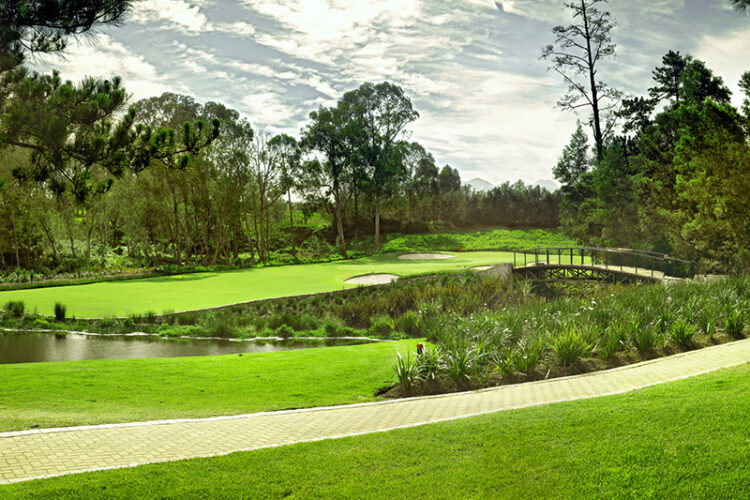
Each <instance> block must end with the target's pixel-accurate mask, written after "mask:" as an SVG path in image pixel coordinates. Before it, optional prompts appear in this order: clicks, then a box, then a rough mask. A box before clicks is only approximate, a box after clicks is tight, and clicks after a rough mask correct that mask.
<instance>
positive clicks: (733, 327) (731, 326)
mask: <svg viewBox="0 0 750 500" xmlns="http://www.w3.org/2000/svg"><path fill="white" fill-rule="evenodd" d="M724 328H725V329H726V331H727V333H728V334H729V335H731V336H732V337H734V338H742V332H743V330H744V329H745V317H744V316H743V315H742V313H741V312H739V311H738V310H736V309H727V311H726V312H725V313H724Z"/></svg>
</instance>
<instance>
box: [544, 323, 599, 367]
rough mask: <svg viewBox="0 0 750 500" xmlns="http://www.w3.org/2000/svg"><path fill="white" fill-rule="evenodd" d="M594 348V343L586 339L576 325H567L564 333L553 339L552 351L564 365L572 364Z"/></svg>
mask: <svg viewBox="0 0 750 500" xmlns="http://www.w3.org/2000/svg"><path fill="white" fill-rule="evenodd" d="M591 350H592V345H591V344H589V343H588V342H587V341H586V338H585V337H584V336H583V335H582V334H581V332H580V331H578V329H576V327H574V326H572V325H569V326H567V327H565V329H564V330H563V332H562V334H560V335H557V336H556V337H554V338H553V339H552V351H553V352H554V353H555V358H556V359H557V361H559V362H560V364H561V365H563V366H570V365H572V364H573V363H575V362H576V361H578V360H579V359H581V358H582V357H583V356H585V355H586V354H587V353H589V352H590V351H591Z"/></svg>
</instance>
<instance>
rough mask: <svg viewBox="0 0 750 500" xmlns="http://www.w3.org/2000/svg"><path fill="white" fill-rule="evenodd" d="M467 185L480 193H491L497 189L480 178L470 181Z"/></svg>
mask: <svg viewBox="0 0 750 500" xmlns="http://www.w3.org/2000/svg"><path fill="white" fill-rule="evenodd" d="M466 185H467V186H471V189H473V190H474V191H479V192H480V193H484V192H487V191H490V190H491V189H492V188H494V187H495V186H493V185H492V184H490V183H489V182H487V181H486V180H484V179H480V178H479V177H477V178H475V179H472V180H470V181H469V182H467V183H466Z"/></svg>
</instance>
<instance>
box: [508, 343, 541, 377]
mask: <svg viewBox="0 0 750 500" xmlns="http://www.w3.org/2000/svg"><path fill="white" fill-rule="evenodd" d="M545 350H546V344H545V341H544V340H543V339H542V338H540V337H536V338H534V339H530V338H528V337H525V338H523V339H522V340H521V342H519V343H518V346H517V347H516V349H514V350H513V351H512V355H511V357H512V360H513V366H515V368H516V370H518V371H519V372H521V373H529V372H532V371H534V370H535V369H536V367H537V366H538V365H539V363H540V362H541V360H542V356H544V351H545Z"/></svg>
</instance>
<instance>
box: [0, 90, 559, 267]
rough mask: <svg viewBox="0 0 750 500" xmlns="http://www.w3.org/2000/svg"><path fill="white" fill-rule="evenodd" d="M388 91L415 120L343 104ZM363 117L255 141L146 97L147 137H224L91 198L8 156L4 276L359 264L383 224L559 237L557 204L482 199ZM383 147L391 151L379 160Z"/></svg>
mask: <svg viewBox="0 0 750 500" xmlns="http://www.w3.org/2000/svg"><path fill="white" fill-rule="evenodd" d="M378 88H379V89H380V92H383V91H384V90H383V89H391V90H393V91H394V92H393V94H394V95H396V96H400V97H398V98H399V99H404V104H403V109H405V110H407V111H406V114H405V116H407V117H408V116H409V115H413V114H414V113H415V112H413V111H411V103H410V102H408V99H407V98H406V97H405V96H403V93H402V91H401V90H400V89H398V88H397V87H396V86H394V85H392V84H389V83H386V84H379V85H373V84H369V83H367V84H364V85H362V86H361V87H360V88H359V89H357V90H355V91H352V92H349V93H347V94H345V95H344V96H343V97H342V100H341V101H340V103H339V105H338V106H341V107H342V108H344V106H348V105H349V101H350V100H355V99H361V96H356V95H353V94H356V93H358V92H360V91H363V92H364V93H366V94H368V95H371V94H372V92H373V89H378ZM342 103H344V104H343V105H342ZM365 104H366V103H363V102H361V101H360V102H359V103H358V105H359V106H364V105H365ZM338 106H337V107H338ZM389 106H392V104H385V105H383V107H385V108H388V107H389ZM344 109H345V108H344ZM360 112H361V111H360V110H357V112H355V113H351V114H350V113H349V112H344V111H343V110H342V109H336V108H328V109H326V108H321V109H318V110H316V111H314V112H312V113H311V114H310V120H309V122H308V124H307V125H306V126H305V127H304V128H303V129H302V131H301V134H300V140H297V139H295V138H294V137H291V136H289V135H286V134H279V135H275V136H271V135H268V134H265V133H262V132H258V131H255V130H254V129H253V128H252V126H251V125H250V123H249V122H248V121H247V120H246V119H244V118H242V117H241V116H240V114H239V113H238V112H237V111H235V110H232V109H229V108H227V107H225V106H224V105H222V104H219V103H214V102H208V103H205V104H200V103H197V102H195V101H194V100H193V99H192V98H190V97H187V96H182V95H177V94H171V93H166V94H163V95H162V96H160V97H153V98H149V99H144V100H142V101H138V102H136V103H134V104H133V106H131V108H130V111H129V113H131V114H132V116H133V119H134V120H135V121H136V122H137V123H139V124H141V125H142V126H144V127H149V128H151V129H154V130H160V129H161V130H179V129H180V128H185V127H188V126H186V125H184V124H190V123H205V122H207V121H209V120H211V119H218V120H219V121H220V123H221V125H220V130H221V133H220V134H219V135H218V136H217V137H215V138H213V139H212V141H211V143H210V144H208V145H202V146H201V149H200V152H199V153H197V154H195V155H193V156H191V158H190V161H189V162H186V163H185V164H179V156H178V157H175V156H168V157H166V158H151V159H150V161H149V164H148V168H142V169H138V170H135V169H127V170H126V169H123V170H122V171H121V172H119V173H118V175H117V176H116V177H115V176H112V175H110V172H109V171H107V170H103V169H98V170H97V169H94V168H92V169H91V170H90V172H91V174H93V175H88V176H86V178H85V179H86V181H87V184H85V185H86V186H91V188H89V189H88V190H86V191H85V195H83V196H81V195H79V194H78V191H77V190H76V189H73V188H67V189H66V188H62V189H56V188H55V184H54V183H52V182H50V180H49V179H46V178H40V177H39V176H35V175H33V174H27V173H26V172H27V171H28V169H30V168H32V166H33V165H34V161H33V159H32V157H33V151H29V150H28V149H25V148H22V147H18V146H9V147H6V148H5V149H4V150H3V151H2V153H0V154H2V158H3V162H2V166H0V178H3V179H5V180H6V185H5V187H4V189H3V191H2V192H0V234H4V235H7V237H6V238H4V239H3V241H2V243H0V264H1V265H2V266H4V267H5V268H6V269H13V268H15V267H22V268H28V269H35V270H42V271H44V270H46V269H50V270H52V269H59V270H63V271H72V270H74V269H76V268H79V267H85V266H87V265H90V264H92V263H93V264H95V265H96V266H97V267H98V266H103V265H105V263H106V261H112V260H114V261H115V262H117V261H122V262H123V263H127V264H128V265H133V263H139V264H140V265H144V266H151V265H156V264H164V263H173V264H177V265H183V264H190V263H194V264H202V265H215V264H229V265H236V264H255V263H259V262H260V263H263V262H269V261H272V260H279V259H280V258H281V259H282V260H283V259H289V258H290V257H294V256H299V257H308V258H321V257H327V256H329V255H330V254H332V253H333V252H334V248H333V247H332V246H331V244H332V243H334V242H336V250H337V251H338V252H339V253H340V254H341V255H346V254H347V253H346V243H347V241H349V240H351V238H352V237H355V236H358V237H361V236H366V235H373V234H374V235H375V238H376V245H377V236H378V232H379V230H380V227H381V219H382V227H383V228H384V229H385V230H387V231H388V232H425V231H429V230H433V229H447V228H455V227H477V226H481V225H503V226H522V227H556V226H557V224H558V215H557V205H558V202H559V197H558V196H557V195H554V194H551V193H549V192H547V191H546V190H544V189H542V188H539V187H529V186H525V185H524V184H523V183H521V182H518V183H516V184H510V183H505V184H504V185H502V186H499V187H497V188H494V189H493V190H491V191H490V192H487V193H479V192H475V191H472V190H471V189H470V188H469V187H467V186H462V184H461V178H460V176H459V173H458V171H457V170H456V169H454V168H452V167H450V166H448V165H445V166H443V167H442V168H439V167H438V166H437V164H436V162H435V159H434V157H433V155H432V154H430V153H429V152H427V151H426V150H425V148H424V147H422V146H421V145H420V144H418V143H416V142H409V141H406V140H404V138H403V136H401V134H399V135H397V136H394V137H392V138H390V139H389V138H386V139H385V140H383V139H381V138H380V137H379V136H378V135H377V132H376V131H375V127H372V128H371V129H370V130H369V131H367V132H363V131H362V129H361V128H360V127H363V126H364V125H362V124H358V123H357V120H358V119H359V116H358V114H357V113H360ZM383 129H384V130H389V125H384V126H383ZM373 137H374V138H373ZM365 141H366V142H365ZM380 141H383V143H384V144H386V147H387V149H386V148H383V149H378V148H379V145H380V144H381V142H380ZM378 162H380V165H378ZM176 163H177V164H176ZM92 167H98V166H97V165H96V164H94V165H92ZM316 214H317V216H319V218H320V219H322V220H323V221H324V224H323V227H322V228H317V230H316V228H315V225H314V224H311V223H310V224H308V223H307V222H308V219H309V218H310V217H315V215H316ZM280 254H286V255H287V257H284V256H283V255H280ZM118 256H122V257H118ZM125 257H127V258H126V259H124V260H123V258H125Z"/></svg>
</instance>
